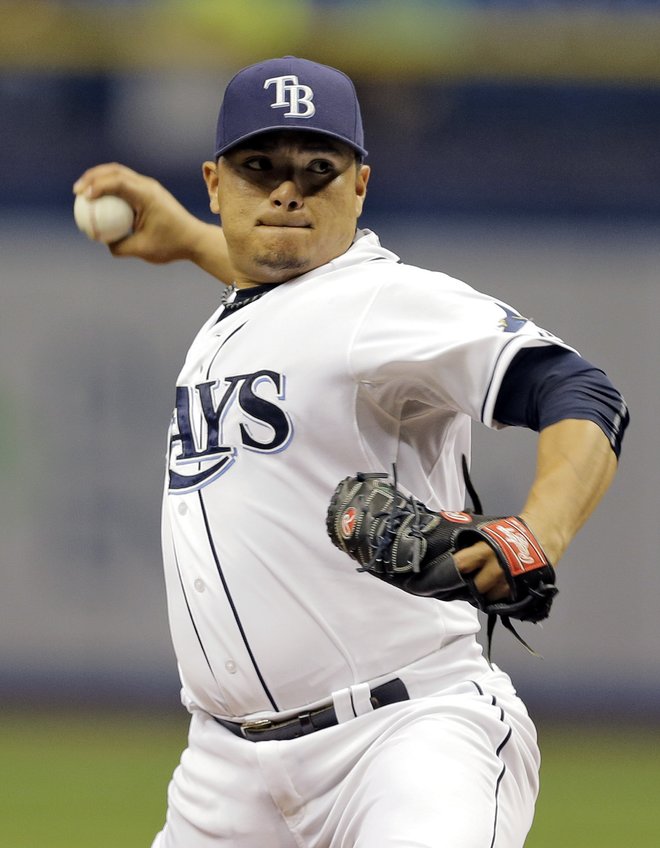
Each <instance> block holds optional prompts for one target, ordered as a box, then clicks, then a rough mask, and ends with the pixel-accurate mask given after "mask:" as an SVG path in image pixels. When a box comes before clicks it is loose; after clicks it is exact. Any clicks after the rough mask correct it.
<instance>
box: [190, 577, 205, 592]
mask: <svg viewBox="0 0 660 848" xmlns="http://www.w3.org/2000/svg"><path fill="white" fill-rule="evenodd" d="M193 586H194V587H195V589H197V591H198V592H203V591H204V589H206V586H205V585H204V581H203V580H202V579H201V578H200V577H198V578H197V580H195V582H194V583H193Z"/></svg>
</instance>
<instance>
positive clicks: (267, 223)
mask: <svg viewBox="0 0 660 848" xmlns="http://www.w3.org/2000/svg"><path fill="white" fill-rule="evenodd" d="M257 226H258V227H280V228H284V229H287V228H289V229H311V228H312V225H311V224H310V223H309V221H305V220H297V221H289V220H282V219H281V218H280V219H278V218H260V219H259V220H258V221H257Z"/></svg>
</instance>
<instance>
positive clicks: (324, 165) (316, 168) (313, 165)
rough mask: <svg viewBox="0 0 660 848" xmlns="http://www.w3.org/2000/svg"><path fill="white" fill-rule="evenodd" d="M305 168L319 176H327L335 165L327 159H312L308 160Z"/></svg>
mask: <svg viewBox="0 0 660 848" xmlns="http://www.w3.org/2000/svg"><path fill="white" fill-rule="evenodd" d="M307 170H309V171H311V172H312V173H313V174H318V175H319V176H327V175H328V174H331V173H332V172H333V171H334V170H335V166H334V163H332V162H330V160H328V159H314V161H313V162H310V164H309V165H308V166H307Z"/></svg>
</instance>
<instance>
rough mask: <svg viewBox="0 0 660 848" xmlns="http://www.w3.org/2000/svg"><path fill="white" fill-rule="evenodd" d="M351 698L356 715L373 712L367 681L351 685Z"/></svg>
mask: <svg viewBox="0 0 660 848" xmlns="http://www.w3.org/2000/svg"><path fill="white" fill-rule="evenodd" d="M351 698H352V699H353V709H354V710H355V715H356V716H361V715H365V713H371V712H373V709H374V705H373V704H372V703H371V688H370V686H369V684H368V683H357V684H356V685H355V686H351Z"/></svg>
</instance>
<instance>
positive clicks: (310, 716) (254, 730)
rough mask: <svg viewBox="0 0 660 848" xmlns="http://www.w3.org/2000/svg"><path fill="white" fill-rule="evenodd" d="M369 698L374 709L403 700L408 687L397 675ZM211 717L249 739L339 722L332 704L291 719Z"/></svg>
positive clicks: (291, 733) (288, 736) (303, 731)
mask: <svg viewBox="0 0 660 848" xmlns="http://www.w3.org/2000/svg"><path fill="white" fill-rule="evenodd" d="M370 700H371V704H372V706H373V708H374V709H375V710H377V709H378V707H385V706H387V705H388V704H396V703H398V702H399V701H407V700H408V690H407V689H406V687H405V685H404V683H403V681H402V680H399V678H398V677H397V678H395V679H394V680H390V681H389V682H388V683H382V684H381V685H380V686H376V687H375V688H374V689H372V690H371V695H370ZM214 718H215V716H214ZM215 720H216V721H217V722H218V724H221V725H222V726H223V727H226V728H227V730H231V732H232V733H234V734H235V735H236V736H240V737H241V739H249V740H250V741H251V742H266V741H267V740H271V739H279V740H287V739H297V738H298V737H299V736H305V735H306V734H308V733H314V732H315V731H317V730H325V728H326V727H334V726H335V725H336V724H339V722H338V720H337V713H336V712H335V708H334V706H333V705H332V704H330V705H329V706H327V707H321V709H319V710H313V711H311V712H306V713H300V714H299V715H297V716H293V718H286V719H283V720H282V721H271V720H270V719H267V718H265V719H255V720H254V721H247V722H245V723H244V724H240V723H239V722H235V721H227V720H226V719H223V718H215Z"/></svg>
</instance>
